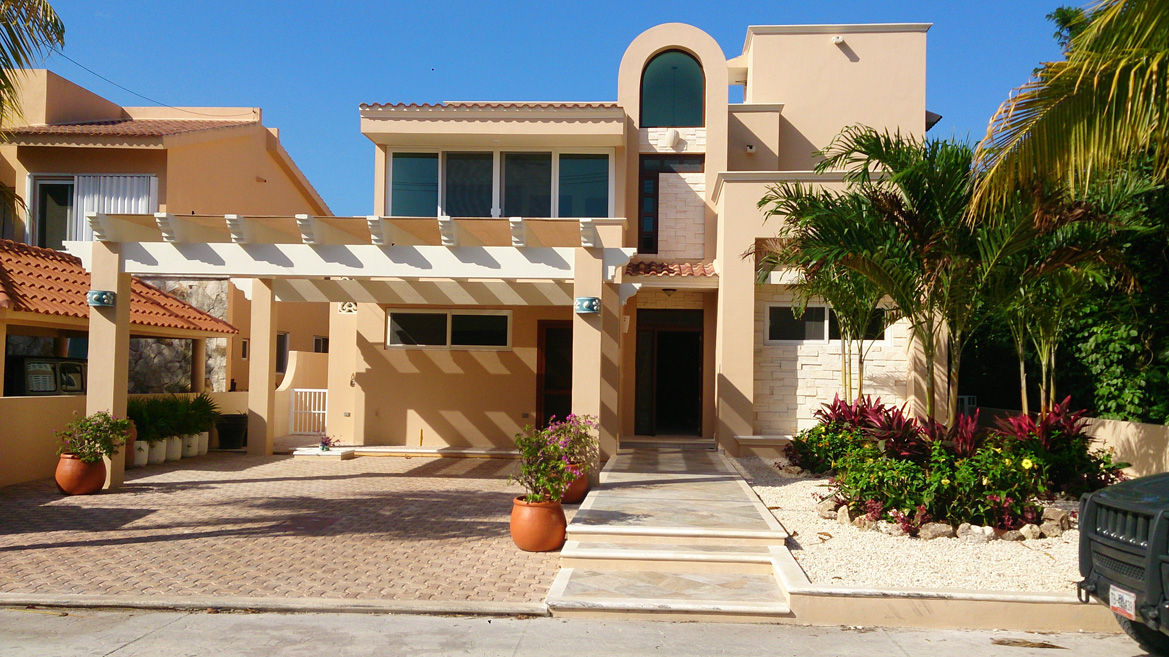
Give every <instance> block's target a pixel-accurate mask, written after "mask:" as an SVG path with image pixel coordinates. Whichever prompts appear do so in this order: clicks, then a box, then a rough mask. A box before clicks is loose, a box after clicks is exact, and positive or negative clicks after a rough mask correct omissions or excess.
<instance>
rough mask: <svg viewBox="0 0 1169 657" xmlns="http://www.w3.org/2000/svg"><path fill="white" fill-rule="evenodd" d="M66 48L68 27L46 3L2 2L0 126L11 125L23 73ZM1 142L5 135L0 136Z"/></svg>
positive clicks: (30, 0) (42, 0) (40, 0)
mask: <svg viewBox="0 0 1169 657" xmlns="http://www.w3.org/2000/svg"><path fill="white" fill-rule="evenodd" d="M64 45H65V25H64V24H63V23H62V22H61V19H60V18H58V17H57V13H56V12H55V11H53V8H52V7H51V6H50V5H49V3H48V2H45V0H0V126H3V125H10V124H11V121H12V120H13V119H14V118H17V117H16V116H15V112H16V111H17V106H16V103H15V100H16V95H17V85H18V82H19V76H20V71H21V70H23V69H26V68H29V67H30V66H31V65H33V63H35V62H36V61H37V59H39V58H40V57H41V56H42V55H43V54H44V53H45V51H46V50H51V49H53V48H59V47H61V46H64ZM0 139H2V135H0Z"/></svg>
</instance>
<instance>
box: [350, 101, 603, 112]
mask: <svg viewBox="0 0 1169 657" xmlns="http://www.w3.org/2000/svg"><path fill="white" fill-rule="evenodd" d="M618 107H620V106H619V105H618V104H617V103H615V102H609V101H596V102H594V101H523V100H519V101H475V100H452V101H444V102H439V103H362V104H361V105H360V106H359V109H415V110H434V109H616V108H618Z"/></svg>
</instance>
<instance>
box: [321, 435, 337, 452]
mask: <svg viewBox="0 0 1169 657" xmlns="http://www.w3.org/2000/svg"><path fill="white" fill-rule="evenodd" d="M340 444H341V441H340V440H337V439H336V438H333V437H332V436H321V444H320V449H321V451H322V452H327V451H329V450H331V449H333V448H334V447H336V446H337V445H340Z"/></svg>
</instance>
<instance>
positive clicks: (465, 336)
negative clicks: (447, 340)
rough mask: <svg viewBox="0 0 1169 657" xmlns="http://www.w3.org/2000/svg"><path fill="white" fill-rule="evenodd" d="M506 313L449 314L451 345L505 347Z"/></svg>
mask: <svg viewBox="0 0 1169 657" xmlns="http://www.w3.org/2000/svg"><path fill="white" fill-rule="evenodd" d="M507 319H508V318H507V315H454V314H452V315H451V346H452V347H506V346H507Z"/></svg>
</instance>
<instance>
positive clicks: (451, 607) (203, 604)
mask: <svg viewBox="0 0 1169 657" xmlns="http://www.w3.org/2000/svg"><path fill="white" fill-rule="evenodd" d="M28 606H36V607H62V608H78V609H96V608H105V609H153V610H190V611H203V610H206V609H217V610H220V611H267V612H283V613H341V614H413V615H438V616H549V615H550V614H549V612H548V606H547V605H546V604H544V603H542V602H486V601H473V600H457V601H444V600H357V599H346V598H244V597H238V598H237V597H215V596H174V597H167V596H151V597H142V596H128V595H64V594H60V595H58V594H24V593H3V594H0V607H28Z"/></svg>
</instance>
